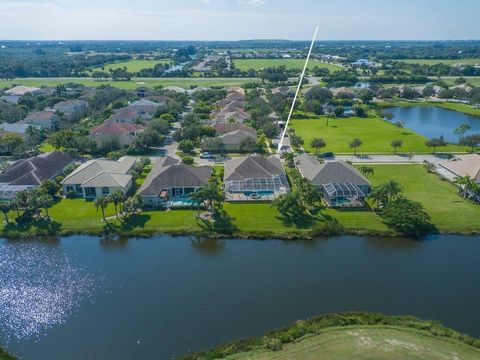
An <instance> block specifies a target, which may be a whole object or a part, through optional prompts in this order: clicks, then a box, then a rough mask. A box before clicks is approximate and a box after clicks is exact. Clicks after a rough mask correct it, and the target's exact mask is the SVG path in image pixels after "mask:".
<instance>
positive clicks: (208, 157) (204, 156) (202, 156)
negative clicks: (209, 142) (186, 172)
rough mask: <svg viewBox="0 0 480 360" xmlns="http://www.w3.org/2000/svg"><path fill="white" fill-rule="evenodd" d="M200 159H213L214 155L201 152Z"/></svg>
mask: <svg viewBox="0 0 480 360" xmlns="http://www.w3.org/2000/svg"><path fill="white" fill-rule="evenodd" d="M200 159H215V155H214V154H211V153H209V152H203V153H201V154H200Z"/></svg>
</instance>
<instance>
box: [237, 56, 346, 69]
mask: <svg viewBox="0 0 480 360" xmlns="http://www.w3.org/2000/svg"><path fill="white" fill-rule="evenodd" d="M234 63H235V67H236V68H237V69H240V70H244V71H246V70H250V69H254V70H261V69H263V68H267V67H278V66H286V67H287V69H300V70H301V69H303V66H304V65H305V59H235V60H234ZM315 66H317V67H319V68H326V69H328V70H330V71H338V70H341V69H342V67H341V66H338V65H334V64H329V63H325V62H322V61H318V60H310V61H309V62H308V68H309V69H313V68H314V67H315Z"/></svg>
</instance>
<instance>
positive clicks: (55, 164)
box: [0, 151, 74, 186]
mask: <svg viewBox="0 0 480 360" xmlns="http://www.w3.org/2000/svg"><path fill="white" fill-rule="evenodd" d="M73 160H74V159H73V158H72V157H71V156H70V155H67V154H65V153H62V152H58V151H54V152H50V153H47V154H42V155H37V156H34V157H31V158H29V159H25V160H19V161H17V162H15V163H14V164H12V165H10V166H9V167H7V168H6V169H5V170H4V171H3V172H2V173H1V174H0V183H7V184H10V185H31V186H38V185H40V184H41V183H42V181H43V180H47V179H51V178H53V177H55V176H56V175H58V174H59V173H60V172H62V170H63V169H64V168H65V167H66V166H67V165H69V164H71V163H72V162H73Z"/></svg>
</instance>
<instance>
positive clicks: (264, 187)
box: [225, 174, 289, 201]
mask: <svg viewBox="0 0 480 360" xmlns="http://www.w3.org/2000/svg"><path fill="white" fill-rule="evenodd" d="M288 190H289V186H288V181H287V177H286V175H285V174H280V175H275V176H272V177H271V178H261V179H244V180H229V181H226V182H225V196H226V199H227V200H229V201H251V200H265V201H269V200H273V199H274V198H275V197H276V196H278V195H280V194H285V193H286V192H287V191H288Z"/></svg>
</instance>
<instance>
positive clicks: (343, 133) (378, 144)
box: [291, 115, 465, 154]
mask: <svg viewBox="0 0 480 360" xmlns="http://www.w3.org/2000/svg"><path fill="white" fill-rule="evenodd" d="M328 122H329V125H328V126H327V118H326V117H325V116H322V117H315V116H312V117H311V118H309V119H305V120H303V119H302V120H298V119H295V120H292V122H291V126H292V127H293V128H294V129H295V131H296V133H297V135H299V136H300V137H302V138H303V139H304V141H305V144H304V147H305V149H306V150H307V151H310V152H313V151H314V150H313V149H312V147H311V146H310V142H311V140H312V139H313V138H315V137H319V138H323V139H324V140H325V142H326V143H327V146H326V148H324V149H322V150H321V151H332V152H336V153H353V149H350V147H349V146H348V144H349V142H350V141H352V139H354V138H359V139H360V140H362V141H363V144H362V146H361V147H360V148H358V149H357V153H360V154H363V153H382V154H391V153H393V148H392V147H391V146H390V143H391V142H392V141H393V140H396V139H399V140H402V141H403V145H402V147H401V148H400V149H398V152H400V153H410V152H414V153H431V152H432V149H430V148H429V147H428V146H426V145H425V141H426V140H427V139H426V138H425V137H423V136H421V135H419V134H417V133H415V132H413V131H412V130H410V129H406V128H404V129H400V130H399V129H398V128H396V127H395V126H394V125H393V124H391V123H388V122H387V121H384V120H382V119H380V118H379V117H376V116H373V115H371V116H370V117H368V118H357V117H348V118H330V119H329V120H328ZM438 151H453V152H454V151H465V149H464V148H463V147H461V146H456V145H448V146H447V147H444V148H439V149H438Z"/></svg>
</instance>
